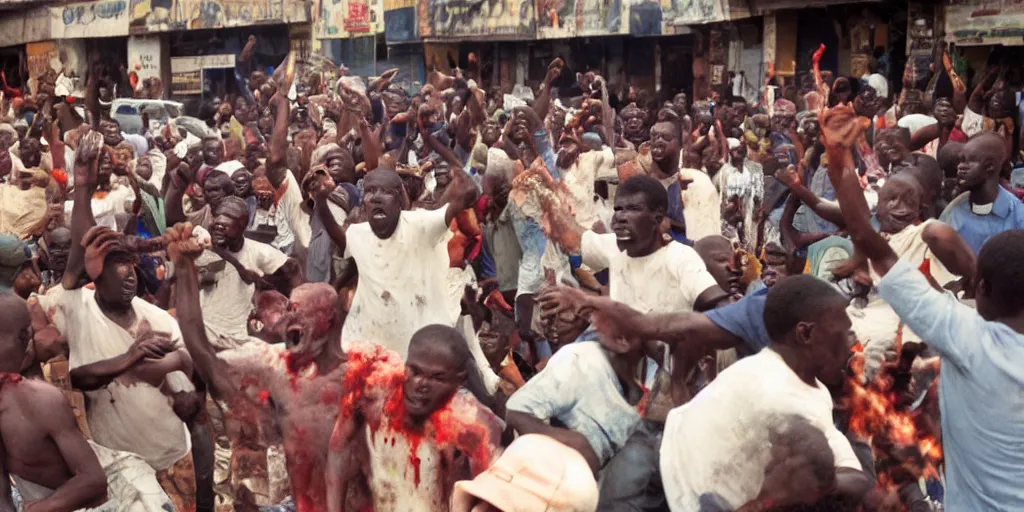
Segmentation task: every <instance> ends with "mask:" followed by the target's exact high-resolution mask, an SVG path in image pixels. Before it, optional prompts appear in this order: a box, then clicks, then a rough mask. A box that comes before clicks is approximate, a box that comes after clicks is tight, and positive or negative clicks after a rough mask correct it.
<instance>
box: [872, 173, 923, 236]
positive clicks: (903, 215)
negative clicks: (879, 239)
mask: <svg viewBox="0 0 1024 512" xmlns="http://www.w3.org/2000/svg"><path fill="white" fill-rule="evenodd" d="M912 180H913V178H909V177H902V175H901V177H899V178H897V177H896V176H893V177H892V179H889V180H888V181H886V182H885V185H883V186H882V189H881V190H879V191H878V210H877V217H878V224H879V229H880V230H881V232H883V233H898V232H900V231H902V230H903V228H906V227H907V226H909V225H911V224H913V223H914V222H916V221H917V219H918V218H920V216H921V211H922V205H921V188H920V187H919V186H917V184H916V183H914V182H913V181H912Z"/></svg>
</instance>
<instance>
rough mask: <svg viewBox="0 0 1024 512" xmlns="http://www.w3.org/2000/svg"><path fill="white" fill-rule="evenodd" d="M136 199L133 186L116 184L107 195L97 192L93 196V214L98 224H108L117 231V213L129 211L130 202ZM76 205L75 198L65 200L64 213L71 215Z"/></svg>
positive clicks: (67, 215) (68, 216)
mask: <svg viewBox="0 0 1024 512" xmlns="http://www.w3.org/2000/svg"><path fill="white" fill-rule="evenodd" d="M134 200H135V191H133V190H132V189H131V187H125V186H122V185H114V187H113V188H111V190H110V192H109V193H107V194H106V195H102V194H99V193H98V194H97V195H94V196H93V197H92V216H93V217H94V218H95V219H96V225H97V226H106V227H108V228H110V229H112V230H114V231H117V230H118V229H117V219H116V218H115V215H117V214H118V213H125V212H127V211H128V203H130V202H132V201H134ZM74 207H75V202H74V200H69V201H64V215H65V217H67V218H70V216H71V210H72V209H73V208H74Z"/></svg>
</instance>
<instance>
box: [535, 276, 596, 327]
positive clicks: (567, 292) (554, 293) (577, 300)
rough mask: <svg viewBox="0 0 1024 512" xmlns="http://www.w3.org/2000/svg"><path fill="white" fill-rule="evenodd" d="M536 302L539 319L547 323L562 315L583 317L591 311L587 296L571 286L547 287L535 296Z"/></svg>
mask: <svg viewBox="0 0 1024 512" xmlns="http://www.w3.org/2000/svg"><path fill="white" fill-rule="evenodd" d="M536 302H537V305H538V306H540V316H541V319H543V320H545V321H549V322H550V321H553V320H554V319H556V318H557V317H558V316H560V315H562V314H564V313H569V314H571V315H573V316H584V315H587V314H589V313H590V312H591V311H592V308H591V307H590V304H589V296H588V295H587V294H586V293H585V292H584V291H583V290H580V289H579V288H574V287H572V286H562V285H559V286H549V287H547V288H545V289H544V290H542V291H541V292H540V294H539V295H537V299H536Z"/></svg>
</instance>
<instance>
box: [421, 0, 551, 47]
mask: <svg viewBox="0 0 1024 512" xmlns="http://www.w3.org/2000/svg"><path fill="white" fill-rule="evenodd" d="M534 1H535V0H420V2H419V7H418V13H417V14H418V17H419V29H420V37H423V38H425V39H430V38H435V39H446V38H447V39H453V38H463V39H464V38H471V39H473V38H476V39H494V38H499V39H502V38H504V39H520V38H528V39H532V38H533V37H534V36H535V34H536V31H537V30H536V27H537V21H536V17H535V16H534Z"/></svg>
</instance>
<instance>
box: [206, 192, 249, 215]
mask: <svg viewBox="0 0 1024 512" xmlns="http://www.w3.org/2000/svg"><path fill="white" fill-rule="evenodd" d="M213 214H214V215H215V216H216V215H226V216H228V217H231V218H232V219H236V220H248V219H249V206H248V205H247V204H245V200H244V199H242V198H240V197H237V196H227V197H225V198H224V199H222V200H221V202H219V203H217V206H216V207H214V208H213Z"/></svg>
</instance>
